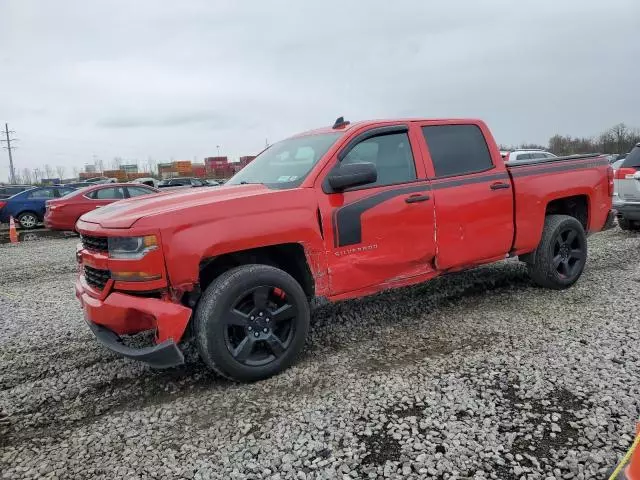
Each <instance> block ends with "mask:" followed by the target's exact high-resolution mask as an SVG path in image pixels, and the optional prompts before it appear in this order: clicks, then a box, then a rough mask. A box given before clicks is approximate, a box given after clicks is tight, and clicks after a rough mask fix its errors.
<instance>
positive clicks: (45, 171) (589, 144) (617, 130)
mask: <svg viewBox="0 0 640 480" xmlns="http://www.w3.org/2000/svg"><path fill="white" fill-rule="evenodd" d="M637 143H640V130H638V129H632V128H629V127H627V125H625V124H624V123H619V124H617V125H615V126H613V127H611V128H610V129H609V130H607V131H606V132H603V133H601V134H600V135H598V136H597V137H572V136H570V135H554V136H553V137H551V138H550V139H549V143H548V144H547V145H538V144H534V143H524V144H521V145H519V146H517V147H514V146H506V145H500V149H502V150H514V149H516V148H526V149H530V148H538V149H542V150H548V151H550V152H553V153H555V154H556V155H573V154H576V153H627V152H629V151H630V150H631V149H632V148H633V147H634V146H635V145H636V144H637ZM135 163H138V162H135ZM122 164H123V159H122V158H121V157H115V158H114V159H113V160H111V162H110V166H111V167H112V169H113V170H117V169H119V168H120V166H121V165H122ZM139 164H140V166H141V167H142V171H144V172H149V174H150V175H153V174H154V172H155V171H156V166H157V163H156V161H155V160H153V159H152V158H151V157H149V158H148V159H147V161H142V162H139ZM94 165H95V167H96V171H97V172H98V173H97V174H99V173H101V172H103V171H104V162H103V160H101V159H95V160H94ZM66 171H67V169H66V167H65V166H63V165H58V166H56V167H55V168H54V167H52V166H51V165H49V164H45V165H43V167H42V168H35V169H33V170H32V169H30V168H23V169H22V170H20V171H16V182H17V183H23V184H38V183H40V182H42V180H43V179H47V178H53V176H54V175H55V174H57V175H58V178H60V179H61V180H62V179H63V178H64V175H65V173H66ZM71 171H72V173H73V178H78V175H79V173H80V169H79V168H78V167H72V169H71Z"/></svg>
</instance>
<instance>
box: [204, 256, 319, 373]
mask: <svg viewBox="0 0 640 480" xmlns="http://www.w3.org/2000/svg"><path fill="white" fill-rule="evenodd" d="M309 316H310V314H309V304H308V301H307V297H306V295H305V293H304V291H303V290H302V287H301V286H300V284H298V282H296V280H295V279H294V278H293V277H291V276H290V275H289V274H288V273H286V272H284V271H282V270H280V269H278V268H275V267H270V266H267V265H244V266H241V267H237V268H234V269H232V270H229V271H227V272H225V273H223V274H222V275H220V276H219V277H218V278H216V279H215V280H214V281H213V282H212V283H211V285H209V287H207V289H206V291H205V293H204V294H203V296H202V298H201V300H200V303H199V304H198V307H197V309H196V315H195V323H194V327H195V338H196V344H197V346H198V350H199V352H200V356H201V357H202V359H203V361H204V362H205V363H206V364H207V365H209V366H210V367H211V368H213V369H214V370H215V371H217V372H218V373H220V374H221V375H223V376H225V377H227V378H230V379H233V380H238V381H255V380H261V379H264V378H267V377H270V376H272V375H275V374H276V373H279V372H281V371H282V370H284V369H285V368H287V367H288V366H290V365H291V364H292V363H293V362H294V360H295V359H296V357H297V356H298V354H299V353H300V351H301V350H302V348H303V346H304V342H305V338H306V336H307V332H308V330H309Z"/></svg>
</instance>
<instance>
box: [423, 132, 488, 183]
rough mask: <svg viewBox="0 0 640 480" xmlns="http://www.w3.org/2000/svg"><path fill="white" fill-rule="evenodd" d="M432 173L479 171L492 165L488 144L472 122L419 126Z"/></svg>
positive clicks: (442, 174) (450, 173)
mask: <svg viewBox="0 0 640 480" xmlns="http://www.w3.org/2000/svg"><path fill="white" fill-rule="evenodd" d="M422 134H423V135H424V139H425V141H426V142H427V147H428V148H429V153H430V154H431V161H432V162H433V168H434V169H435V172H436V177H449V176H453V175H465V174H469V173H477V172H483V171H485V170H489V169H490V168H493V162H492V161H491V154H490V153H489V147H488V146H487V142H486V141H485V139H484V135H483V134H482V131H481V130H480V128H478V127H477V126H476V125H433V126H427V127H422Z"/></svg>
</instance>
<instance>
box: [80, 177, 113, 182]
mask: <svg viewBox="0 0 640 480" xmlns="http://www.w3.org/2000/svg"><path fill="white" fill-rule="evenodd" d="M117 181H118V179H116V178H107V177H93V178H87V179H86V180H85V182H87V183H116V182H117Z"/></svg>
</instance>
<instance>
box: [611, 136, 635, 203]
mask: <svg viewBox="0 0 640 480" xmlns="http://www.w3.org/2000/svg"><path fill="white" fill-rule="evenodd" d="M614 181H615V182H616V190H617V193H618V197H619V198H620V200H622V201H625V202H633V203H635V202H640V145H636V146H635V147H634V148H633V150H631V152H630V153H629V155H627V157H626V158H625V159H624V161H623V162H622V165H621V166H620V168H618V170H616V173H615V178H614Z"/></svg>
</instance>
